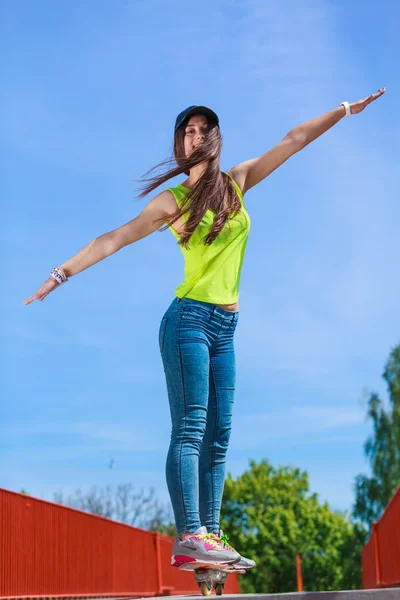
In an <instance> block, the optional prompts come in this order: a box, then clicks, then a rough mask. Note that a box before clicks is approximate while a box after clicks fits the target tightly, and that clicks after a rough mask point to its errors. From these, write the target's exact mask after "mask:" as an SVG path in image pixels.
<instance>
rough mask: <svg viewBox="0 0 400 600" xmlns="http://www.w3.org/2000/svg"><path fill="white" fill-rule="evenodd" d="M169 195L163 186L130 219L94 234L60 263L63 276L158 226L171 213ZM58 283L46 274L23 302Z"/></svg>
mask: <svg viewBox="0 0 400 600" xmlns="http://www.w3.org/2000/svg"><path fill="white" fill-rule="evenodd" d="M169 199H170V192H169V191H168V190H164V191H163V192H161V193H160V194H158V195H157V196H155V197H154V198H153V199H152V200H150V202H149V203H148V204H147V205H146V206H145V207H144V209H143V210H142V212H141V213H140V214H139V215H138V216H137V217H135V218H134V219H132V221H129V222H128V223H125V224H124V225H122V226H121V227H119V228H118V229H115V230H114V231H110V232H108V233H105V234H103V235H101V236H99V237H97V238H96V239H95V240H93V241H92V242H90V243H89V244H88V245H87V246H85V247H84V248H82V250H80V251H79V252H78V253H77V254H75V256H73V257H72V258H70V259H68V260H67V261H66V262H65V263H63V264H62V265H60V268H61V269H62V271H63V272H64V273H65V275H66V277H67V278H69V277H72V275H76V274H77V273H80V272H81V271H84V270H85V269H88V268H89V267H91V266H92V265H95V264H96V263H98V262H99V261H100V260H103V259H104V258H106V257H107V256H110V255H111V254H114V253H115V252H117V251H118V250H120V249H121V248H123V247H124V246H127V245H128V244H133V243H134V242H137V241H138V240H141V239H142V238H144V237H146V236H148V235H149V234H150V233H153V232H154V231H156V230H157V229H159V228H160V227H161V226H162V224H163V222H164V223H165V221H167V220H168V217H169V216H170V214H171V203H170V202H168V200H169ZM59 286H60V283H58V281H57V280H56V279H55V278H54V277H53V276H50V277H49V278H48V279H47V280H46V281H45V282H44V283H43V285H41V286H40V288H39V289H38V290H37V291H36V292H35V294H33V296H30V297H29V298H26V300H24V304H25V305H27V304H30V303H31V302H33V301H34V300H39V301H42V300H44V299H45V298H46V296H48V295H49V294H50V292H52V291H53V290H55V289H56V288H57V287H59Z"/></svg>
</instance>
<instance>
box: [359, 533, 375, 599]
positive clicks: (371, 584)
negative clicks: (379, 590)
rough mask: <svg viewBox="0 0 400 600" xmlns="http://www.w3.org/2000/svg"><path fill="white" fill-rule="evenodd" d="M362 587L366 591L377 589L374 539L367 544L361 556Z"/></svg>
mask: <svg viewBox="0 0 400 600" xmlns="http://www.w3.org/2000/svg"><path fill="white" fill-rule="evenodd" d="M361 564H362V586H363V588H364V589H365V590H370V589H372V588H375V587H376V576H375V555H374V544H373V539H372V537H371V538H370V539H369V540H368V542H367V543H366V544H365V546H364V548H363V550H362V554H361Z"/></svg>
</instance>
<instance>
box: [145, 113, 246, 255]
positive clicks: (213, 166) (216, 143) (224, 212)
mask: <svg viewBox="0 0 400 600" xmlns="http://www.w3.org/2000/svg"><path fill="white" fill-rule="evenodd" d="M188 121H189V119H186V120H185V121H184V122H183V123H182V125H181V126H180V127H178V129H177V130H176V132H175V136H174V151H173V153H174V158H171V159H169V160H166V161H164V162H162V163H160V164H159V165H157V166H155V167H153V168H152V169H150V171H148V172H147V173H146V174H145V175H148V174H149V173H151V172H152V171H154V170H155V169H159V168H160V167H163V166H165V165H171V164H174V163H176V166H172V167H171V168H170V169H169V170H167V171H166V172H165V173H163V174H161V175H155V176H153V177H150V178H147V179H145V178H142V181H145V182H147V183H146V184H145V185H144V186H143V191H142V192H141V193H140V194H139V198H144V197H145V196H147V194H149V193H150V192H152V191H153V190H155V189H156V188H157V187H158V186H159V185H161V184H163V183H165V182H166V181H168V179H171V178H172V177H176V176H177V175H180V174H181V173H185V175H189V173H190V169H191V168H193V167H194V166H195V165H198V164H200V163H202V162H205V161H207V162H208V164H207V168H206V170H205V171H204V173H203V175H202V176H201V177H200V178H199V180H198V181H197V183H196V184H195V186H194V187H193V188H192V189H191V190H190V191H189V192H188V193H187V195H186V196H185V198H184V200H183V201H182V205H181V207H178V209H177V211H176V212H175V213H174V214H173V215H172V216H171V218H170V219H169V221H168V223H167V224H166V225H165V226H164V227H162V228H161V229H160V231H165V230H166V229H168V227H169V226H170V225H173V224H174V223H175V222H176V221H177V220H178V219H179V218H180V217H181V216H182V215H184V214H186V213H187V212H189V211H190V216H189V218H188V220H187V222H186V224H185V229H184V231H183V232H182V234H181V236H180V239H179V244H180V245H181V246H185V247H186V248H189V240H190V237H191V235H192V234H193V232H194V231H195V229H196V228H197V226H198V225H199V223H200V222H201V220H202V219H203V217H204V215H205V213H206V212H207V210H212V211H213V212H214V213H215V217H214V222H213V225H212V227H211V230H210V232H209V233H208V235H206V236H205V238H204V244H205V245H210V244H212V243H213V241H214V240H215V238H216V237H217V235H218V234H219V232H220V231H221V230H222V229H223V228H224V226H225V223H226V221H227V220H228V217H229V215H230V214H232V213H236V212H238V211H240V209H241V203H240V199H239V196H238V194H237V192H236V189H235V186H234V184H233V182H232V180H231V178H230V177H229V176H228V175H226V174H225V173H221V170H220V156H221V149H222V136H221V132H220V129H219V126H218V125H217V123H216V122H215V121H213V120H211V119H208V128H207V132H206V136H205V140H204V142H203V143H202V144H201V145H200V146H199V147H198V148H196V150H195V151H194V152H193V153H192V154H191V155H190V156H189V157H188V158H187V157H186V155H185V146H184V140H185V129H186V127H187V123H188Z"/></svg>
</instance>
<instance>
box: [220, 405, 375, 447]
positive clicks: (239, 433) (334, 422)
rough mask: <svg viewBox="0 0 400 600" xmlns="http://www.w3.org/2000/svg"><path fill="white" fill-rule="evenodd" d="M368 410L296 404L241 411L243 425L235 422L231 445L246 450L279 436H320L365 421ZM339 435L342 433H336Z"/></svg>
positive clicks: (300, 437)
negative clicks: (267, 409) (242, 412)
mask: <svg viewBox="0 0 400 600" xmlns="http://www.w3.org/2000/svg"><path fill="white" fill-rule="evenodd" d="M237 419H238V418H237ZM364 419H365V416H364V413H363V412H362V411H361V409H360V410H356V409H350V408H347V407H343V406H325V407H320V406H294V407H291V408H288V409H286V410H281V411H274V410H272V411H267V412H260V413H253V414H242V415H240V425H239V423H238V422H235V421H234V423H233V429H232V436H231V448H232V450H246V449H251V448H256V447H262V446H265V447H267V446H268V444H269V443H270V442H271V441H272V442H273V441H274V440H279V439H282V440H284V439H287V438H290V439H299V440H301V439H304V438H305V439H307V440H310V437H313V438H315V439H318V437H319V436H318V434H320V433H322V432H326V433H328V432H330V431H332V430H336V431H337V430H340V432H343V431H345V430H346V428H348V427H358V426H360V425H362V424H363V423H364ZM336 435H338V434H337V433H336Z"/></svg>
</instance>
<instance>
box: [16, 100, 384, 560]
mask: <svg viewBox="0 0 400 600" xmlns="http://www.w3.org/2000/svg"><path fill="white" fill-rule="evenodd" d="M384 92H385V89H384V88H382V89H380V90H378V91H377V92H376V93H375V94H372V95H371V96H369V97H367V98H364V99H363V100H359V101H358V102H354V103H352V104H349V103H348V102H343V103H342V104H341V105H340V106H339V107H338V108H335V109H334V110H332V111H330V112H328V113H326V114H324V115H322V116H320V117H317V118H315V119H312V120H311V121H308V122H306V123H303V124H301V125H298V126H297V127H295V128H294V129H292V130H291V131H290V132H289V133H288V134H287V135H286V136H285V137H284V138H283V139H282V141H281V142H280V143H279V144H277V145H276V146H275V147H274V148H272V150H270V151H269V152H267V153H266V154H263V155H262V156H260V157H258V158H254V159H252V160H248V161H246V162H243V163H240V164H238V165H237V166H235V167H234V168H233V169H231V170H230V171H229V172H228V173H223V172H221V170H220V153H221V147H222V138H221V133H220V128H219V119H218V116H217V115H216V114H215V112H213V111H212V110H210V109H209V108H207V107H205V106H190V107H189V108H187V109H186V110H184V111H183V112H181V113H180V114H179V115H178V117H177V119H176V123H175V136H174V156H175V160H176V163H177V166H176V167H175V168H172V169H170V170H169V171H168V172H167V173H165V174H164V175H161V176H158V177H153V178H151V179H149V180H147V181H148V182H149V183H147V185H146V186H145V188H144V191H143V192H142V194H141V197H143V196H145V195H146V194H148V193H150V192H151V191H153V190H154V189H156V188H157V187H158V186H159V185H161V184H162V183H164V182H165V181H167V180H168V179H170V178H171V177H174V176H176V175H179V174H182V173H185V174H186V175H187V179H186V180H185V181H184V182H183V183H181V184H179V185H177V186H175V187H173V188H169V189H166V190H164V191H163V192H161V193H160V194H158V195H157V196H155V197H154V198H153V199H152V200H151V201H150V202H149V203H148V204H147V206H146V207H145V208H144V209H143V211H142V212H141V213H140V214H139V215H138V216H137V217H136V218H135V219H133V220H132V221H129V222H128V223H126V224H125V225H122V226H121V227H120V228H118V229H116V230H114V231H111V232H109V233H106V234H104V235H101V236H100V237H98V238H96V239H95V240H94V241H92V242H91V243H90V244H89V245H88V246H86V247H85V248H83V250H81V251H80V252H78V254H76V255H75V256H74V257H72V258H70V259H69V260H67V261H66V262H65V263H64V264H63V265H61V266H60V267H56V268H54V269H53V271H52V272H51V274H50V276H49V278H48V279H47V280H46V282H45V283H44V284H43V285H42V286H41V287H40V288H39V289H38V291H37V292H36V293H35V294H34V295H33V296H31V297H30V298H27V299H26V300H25V301H24V304H30V303H31V302H32V301H33V300H39V301H43V300H44V298H46V296H48V294H50V292H52V291H53V290H55V289H56V288H57V287H58V286H59V285H60V284H62V283H64V282H65V281H66V280H67V279H68V278H69V277H72V275H76V274H77V273H79V272H80V271H83V270H84V269H87V268H88V267H90V266H92V265H94V264H95V263H97V262H99V261H100V260H103V259H104V258H106V257H107V256H110V255H111V254H113V253H114V252H117V250H120V249H121V248H123V247H124V246H127V245H128V244H132V243H133V242H137V241H138V240H140V239H142V238H144V237H145V236H147V235H149V234H150V233H153V232H154V231H156V230H157V229H159V228H160V226H162V225H163V226H164V227H163V229H167V228H169V229H171V232H172V233H173V235H174V236H175V238H176V239H177V240H178V242H179V244H180V247H181V250H182V253H183V255H184V259H185V279H184V281H183V282H182V283H181V284H180V285H179V287H178V288H177V290H176V294H175V298H174V300H173V301H172V303H171V305H170V306H169V308H168V310H167V311H166V313H165V315H164V316H163V318H162V321H161V325H160V330H159V345H160V351H161V356H162V360H163V365H164V371H165V376H166V382H167V389H168V397H169V404H170V412H171V420H172V434H171V443H170V448H169V452H168V456H167V464H166V477H167V484H168V490H169V494H170V497H171V503H172V507H173V510H174V516H175V522H176V528H177V538H176V540H175V543H174V548H173V553H172V561H171V563H172V564H173V565H176V566H179V565H181V564H183V563H185V562H194V561H195V562H198V563H202V562H207V563H209V562H215V563H221V562H222V563H232V564H234V566H235V567H237V568H243V567H244V568H253V567H254V566H255V563H254V561H252V560H250V559H247V558H244V557H243V556H241V555H240V554H239V553H238V552H237V551H236V550H235V549H234V548H232V546H230V545H229V544H228V543H227V540H228V538H227V537H226V536H224V535H223V533H222V531H221V530H220V529H219V524H220V509H221V500H222V493H223V488H224V475H225V458H226V452H227V449H228V443H229V436H230V431H231V420H232V410H233V401H234V390H235V352H234V345H233V340H234V334H235V329H236V325H237V322H238V317H239V304H238V297H239V281H240V273H241V268H242V263H243V257H244V253H245V248H246V242H247V237H248V233H249V228H250V219H249V216H248V214H247V212H246V209H245V206H244V203H243V196H244V194H245V193H246V192H247V191H248V190H249V189H251V188H252V187H254V186H255V185H257V184H258V183H260V181H262V180H263V179H265V178H266V177H267V176H268V175H269V174H270V173H272V172H273V171H274V170H275V169H277V168H278V167H279V166H280V165H282V164H283V163H284V162H285V161H286V160H287V159H288V158H289V157H290V156H292V155H293V154H295V153H296V152H299V150H301V149H302V148H304V147H305V146H307V145H308V144H309V143H310V142H312V141H313V140H315V139H316V138H318V137H319V136H320V135H322V134H323V133H324V132H325V131H328V129H330V128H331V127H333V125H335V124H336V123H338V122H339V121H340V120H341V119H342V118H343V117H344V116H345V115H346V116H349V115H351V114H356V113H360V112H361V111H363V110H364V108H365V107H366V106H367V105H368V104H370V103H371V102H373V101H374V100H376V99H377V98H379V97H380V96H381V95H382V94H383V93H384Z"/></svg>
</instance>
